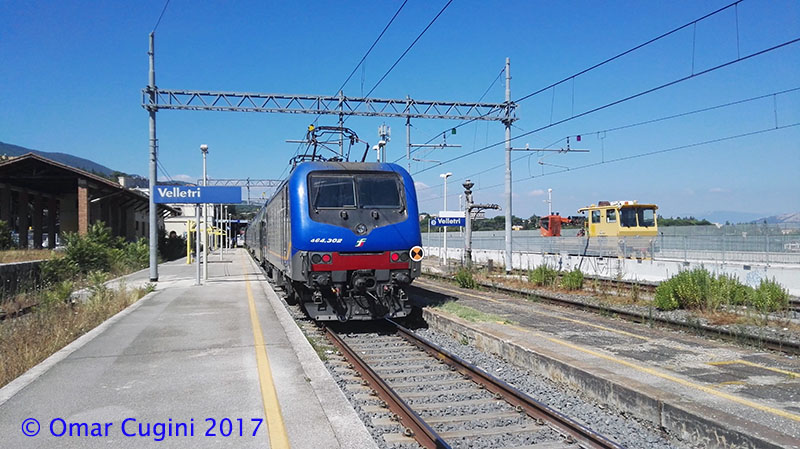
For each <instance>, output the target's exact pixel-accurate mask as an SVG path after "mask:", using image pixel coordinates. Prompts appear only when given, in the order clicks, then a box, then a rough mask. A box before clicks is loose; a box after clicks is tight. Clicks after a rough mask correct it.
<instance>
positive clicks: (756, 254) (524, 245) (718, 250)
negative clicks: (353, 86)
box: [422, 225, 800, 265]
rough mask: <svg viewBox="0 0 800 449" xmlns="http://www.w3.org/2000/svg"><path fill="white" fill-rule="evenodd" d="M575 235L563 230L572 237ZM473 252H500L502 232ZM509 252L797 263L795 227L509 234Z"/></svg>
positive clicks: (485, 237) (437, 237)
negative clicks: (617, 234) (586, 234)
mask: <svg viewBox="0 0 800 449" xmlns="http://www.w3.org/2000/svg"><path fill="white" fill-rule="evenodd" d="M576 232H577V230H574V229H565V230H564V233H565V234H567V233H569V234H575V233H576ZM443 237H444V234H443V233H442V232H430V233H423V234H422V241H423V245H425V246H428V247H442V246H443V244H444V238H443ZM447 247H448V248H464V235H463V232H462V231H460V230H458V229H457V228H451V229H449V230H448V233H447ZM472 248H473V249H475V250H481V249H485V250H503V249H504V248H505V235H504V233H503V231H477V232H474V233H473V237H472ZM512 249H513V251H515V252H522V253H535V254H572V255H587V256H603V257H624V258H652V259H656V260H657V259H663V260H682V261H686V262H689V261H709V262H717V263H744V264H751V263H752V264H767V265H769V264H800V228H797V227H791V226H775V225H770V226H766V225H734V226H722V227H719V228H718V227H716V226H685V227H664V228H660V229H659V235H657V236H652V237H638V236H637V237H619V238H618V237H591V238H589V237H575V236H563V237H542V236H541V235H540V233H539V231H538V230H533V231H514V233H513V240H512Z"/></svg>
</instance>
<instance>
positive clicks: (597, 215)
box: [592, 210, 600, 223]
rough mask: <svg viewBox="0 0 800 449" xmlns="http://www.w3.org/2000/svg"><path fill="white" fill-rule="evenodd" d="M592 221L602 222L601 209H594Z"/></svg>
mask: <svg viewBox="0 0 800 449" xmlns="http://www.w3.org/2000/svg"><path fill="white" fill-rule="evenodd" d="M592 223H600V211H599V210H593V211H592Z"/></svg>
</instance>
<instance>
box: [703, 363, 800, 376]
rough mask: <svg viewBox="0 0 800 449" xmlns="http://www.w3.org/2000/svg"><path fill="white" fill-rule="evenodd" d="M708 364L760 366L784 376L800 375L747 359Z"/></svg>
mask: <svg viewBox="0 0 800 449" xmlns="http://www.w3.org/2000/svg"><path fill="white" fill-rule="evenodd" d="M708 364H709V365H712V366H723V365H746V366H752V367H755V368H761V369H765V370H767V371H772V372H775V373H779V374H783V375H786V376H789V377H800V374H798V373H795V372H792V371H787V370H783V369H780V368H772V367H770V366H765V365H761V364H759V363H755V362H748V361H747V360H725V361H722V362H708Z"/></svg>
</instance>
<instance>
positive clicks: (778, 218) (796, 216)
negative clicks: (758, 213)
mask: <svg viewBox="0 0 800 449" xmlns="http://www.w3.org/2000/svg"><path fill="white" fill-rule="evenodd" d="M764 221H766V222H767V223H768V224H773V223H800V212H790V213H788V214H781V215H773V216H771V217H764V218H759V219H758V220H755V221H754V223H764Z"/></svg>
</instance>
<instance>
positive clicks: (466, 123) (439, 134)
mask: <svg viewBox="0 0 800 449" xmlns="http://www.w3.org/2000/svg"><path fill="white" fill-rule="evenodd" d="M505 70H506V69H505V67H503V68H502V69H500V73H498V74H497V76H496V77H495V78H494V80H493V81H492V82H491V83H490V84H489V87H487V88H486V91H485V92H483V95H481V97H480V98H478V101H476V103H480V102H481V101H482V100H483V98H484V97H486V95H487V94H488V93H489V91H490V90H492V87H494V84H495V83H496V82H497V80H498V79H499V78H500V76H501V75H502V74H503V72H504V71H505ZM492 112H493V111H492V110H490V111H489V112H487V113H486V114H484V115H482V116H481V117H484V116H486V115H488V114H491V113H492ZM476 120H478V117H475V118H471V119H469V120H465V121H463V122H461V123H459V124H458V125H456V126H451V127H449V128H445V129H443V130H442V131H440V132H438V133H437V134H435V135H434V136H433V137H431V138H430V139H428V141H427V142H425V143H423V145H427V144H429V143H431V142H433V141H434V140H435V139H436V138H438V137H439V136H441V135H442V133H445V132H447V130H449V129H458V128H461V127H462V126H464V125H468V124H470V123H472V122H474V121H476ZM419 148H420V147H415V148H412V149H411V151H410V152H409V155H411V154H414V153H416V152H417V150H419ZM402 159H403V157H402V156H401V157H399V158H397V159H395V160H394V162H395V163H397V162H399V161H400V160H402Z"/></svg>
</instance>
